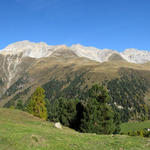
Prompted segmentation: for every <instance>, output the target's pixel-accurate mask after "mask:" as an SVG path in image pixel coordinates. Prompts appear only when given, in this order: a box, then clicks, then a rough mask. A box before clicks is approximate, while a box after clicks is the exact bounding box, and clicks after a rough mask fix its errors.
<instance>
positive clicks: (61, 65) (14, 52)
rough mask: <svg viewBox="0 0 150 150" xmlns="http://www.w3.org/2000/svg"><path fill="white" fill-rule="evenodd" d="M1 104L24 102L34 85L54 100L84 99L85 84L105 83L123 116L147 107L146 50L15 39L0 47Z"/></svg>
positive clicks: (149, 56) (149, 73)
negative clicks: (121, 49) (64, 98)
mask: <svg viewBox="0 0 150 150" xmlns="http://www.w3.org/2000/svg"><path fill="white" fill-rule="evenodd" d="M0 64H1V65H0V106H4V107H10V106H11V105H16V104H17V101H18V100H22V101H23V102H24V103H26V102H27V101H28V99H29V97H30V96H31V95H32V93H33V92H34V90H35V88H36V87H37V86H42V87H43V88H44V89H45V91H46V98H47V99H48V100H49V101H53V100H55V99H56V98H58V97H60V96H63V97H67V98H78V99H86V98H87V97H88V96H87V91H88V89H89V88H90V87H91V86H92V85H93V84H95V83H100V84H103V85H104V86H106V87H107V89H108V90H109V93H110V95H111V103H110V105H112V107H113V108H114V109H115V110H117V111H119V112H120V114H121V117H122V118H124V119H123V121H127V120H129V119H139V120H143V119H145V118H146V117H147V116H148V114H149V113H150V100H149V99H150V94H149V92H150V52H148V51H146V50H137V49H133V48H131V49H126V50H125V51H124V52H117V51H114V50H110V49H102V50H100V49H97V48H94V47H84V46H82V45H80V44H76V45H72V46H71V47H68V46H66V45H58V46H49V45H47V44H46V43H43V42H40V43H33V42H29V41H22V42H16V43H14V44H11V45H9V46H7V47H6V48H4V49H3V50H1V51H0Z"/></svg>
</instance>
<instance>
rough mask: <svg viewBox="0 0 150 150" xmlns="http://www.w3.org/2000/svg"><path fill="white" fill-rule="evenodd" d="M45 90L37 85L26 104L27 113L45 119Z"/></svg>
mask: <svg viewBox="0 0 150 150" xmlns="http://www.w3.org/2000/svg"><path fill="white" fill-rule="evenodd" d="M44 93H45V90H44V89H43V88H41V87H38V88H37V89H36V91H35V92H34V93H33V95H32V96H31V99H30V102H29V104H28V106H27V110H28V112H29V113H31V114H33V115H34V116H37V117H39V118H42V119H44V120H46V119H47V108H46V104H45V94H44Z"/></svg>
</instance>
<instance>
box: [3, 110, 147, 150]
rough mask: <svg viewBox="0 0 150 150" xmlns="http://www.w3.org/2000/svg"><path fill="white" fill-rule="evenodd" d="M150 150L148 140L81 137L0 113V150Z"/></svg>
mask: <svg viewBox="0 0 150 150" xmlns="http://www.w3.org/2000/svg"><path fill="white" fill-rule="evenodd" d="M149 147H150V139H148V138H141V137H129V136H121V135H115V136H112V135H95V134H81V133H78V132H75V131H73V130H71V129H68V128H65V127H63V129H62V130H60V129H56V128H54V124H53V123H50V122H46V121H42V120H40V119H38V118H35V117H33V116H32V115H30V114H27V113H25V112H21V111H19V110H11V109H0V150H107V149H108V150H110V149H113V150H123V149H125V150H127V149H133V150H136V149H139V150H141V149H144V150H148V149H149Z"/></svg>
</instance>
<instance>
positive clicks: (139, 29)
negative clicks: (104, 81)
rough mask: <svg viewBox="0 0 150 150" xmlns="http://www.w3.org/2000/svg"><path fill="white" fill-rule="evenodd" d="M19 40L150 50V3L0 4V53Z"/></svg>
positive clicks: (64, 0) (67, 0)
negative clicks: (0, 50)
mask: <svg viewBox="0 0 150 150" xmlns="http://www.w3.org/2000/svg"><path fill="white" fill-rule="evenodd" d="M22 40H29V41H33V42H40V41H42V42H46V43H47V44H49V45H60V44H66V45H68V46H70V45H72V44H76V43H80V44H81V45H84V46H94V47H97V48H100V49H101V48H110V49H115V50H118V51H122V50H124V49H126V48H137V49H146V50H150V0H0V49H2V48H4V47H5V46H7V45H8V44H10V43H13V42H16V41H22Z"/></svg>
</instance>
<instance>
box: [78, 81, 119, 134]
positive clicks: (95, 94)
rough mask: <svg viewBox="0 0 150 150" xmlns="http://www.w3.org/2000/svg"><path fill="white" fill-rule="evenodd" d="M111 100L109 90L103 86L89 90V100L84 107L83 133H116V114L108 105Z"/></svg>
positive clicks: (94, 86)
mask: <svg viewBox="0 0 150 150" xmlns="http://www.w3.org/2000/svg"><path fill="white" fill-rule="evenodd" d="M109 100H110V97H109V94H108V92H107V90H106V89H105V88H104V87H103V86H99V85H97V84H95V85H93V86H92V88H91V89H90V90H89V99H88V101H87V104H86V105H85V106H84V110H83V118H82V119H81V125H80V130H81V131H82V132H90V133H98V134H111V133H114V132H115V133H116V132H117V130H116V124H117V123H118V124H117V127H118V126H119V122H117V123H116V121H117V119H116V118H115V117H114V112H113V111H112V108H111V107H110V105H109V104H108V102H109ZM114 118H115V119H116V120H115V119H114Z"/></svg>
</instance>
